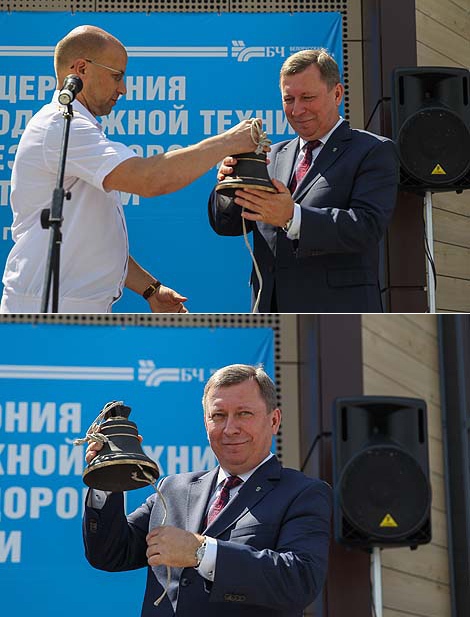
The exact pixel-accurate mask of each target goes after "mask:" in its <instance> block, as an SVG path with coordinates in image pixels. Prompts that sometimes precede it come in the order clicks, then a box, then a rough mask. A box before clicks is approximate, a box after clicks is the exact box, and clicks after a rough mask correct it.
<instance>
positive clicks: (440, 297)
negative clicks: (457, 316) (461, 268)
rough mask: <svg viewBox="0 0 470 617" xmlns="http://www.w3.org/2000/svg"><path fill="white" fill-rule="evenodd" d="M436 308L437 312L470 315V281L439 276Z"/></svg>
mask: <svg viewBox="0 0 470 617" xmlns="http://www.w3.org/2000/svg"><path fill="white" fill-rule="evenodd" d="M436 306H437V312H439V311H441V310H444V311H453V312H456V313H469V312H470V281H466V280H464V279H455V278H450V277H448V276H438V277H437V293H436Z"/></svg>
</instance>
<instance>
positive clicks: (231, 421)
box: [224, 417, 240, 435]
mask: <svg viewBox="0 0 470 617" xmlns="http://www.w3.org/2000/svg"><path fill="white" fill-rule="evenodd" d="M224 431H225V433H228V434H230V435H233V434H234V433H238V432H240V425H239V422H238V420H237V418H236V417H227V419H226V421H225V426H224Z"/></svg>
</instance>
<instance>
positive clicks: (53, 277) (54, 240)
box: [41, 104, 73, 313]
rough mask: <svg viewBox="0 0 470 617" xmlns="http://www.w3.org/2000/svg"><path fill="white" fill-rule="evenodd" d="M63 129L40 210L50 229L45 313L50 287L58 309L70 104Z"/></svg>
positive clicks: (68, 196)
mask: <svg viewBox="0 0 470 617" xmlns="http://www.w3.org/2000/svg"><path fill="white" fill-rule="evenodd" d="M63 116H64V121H65V122H64V131H63V135H62V146H61V151H60V159H59V171H58V174H57V183H56V187H55V189H54V191H53V193H52V205H51V207H50V208H45V209H44V210H42V212H41V226H42V227H43V229H49V228H50V230H51V233H50V238H49V250H48V256H47V262H46V275H45V278H44V288H43V295H42V302H41V313H47V308H48V305H49V296H50V292H51V285H52V284H53V289H52V311H51V312H52V313H57V312H58V310H59V271H60V245H61V244H62V232H61V226H62V221H63V218H62V208H63V204H64V197H65V199H67V200H69V199H70V197H71V193H70V191H65V190H64V175H65V161H66V157H67V146H68V143H69V133H70V121H71V120H72V117H73V110H72V105H71V104H68V105H67V109H66V110H64V113H63Z"/></svg>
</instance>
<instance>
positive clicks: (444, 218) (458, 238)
mask: <svg viewBox="0 0 470 617" xmlns="http://www.w3.org/2000/svg"><path fill="white" fill-rule="evenodd" d="M432 217H433V231H434V241H436V242H446V243H447V244H456V245H457V246H464V247H466V248H470V217H469V216H462V215H460V214H455V213H454V212H449V211H448V210H441V209H440V208H433V212H432Z"/></svg>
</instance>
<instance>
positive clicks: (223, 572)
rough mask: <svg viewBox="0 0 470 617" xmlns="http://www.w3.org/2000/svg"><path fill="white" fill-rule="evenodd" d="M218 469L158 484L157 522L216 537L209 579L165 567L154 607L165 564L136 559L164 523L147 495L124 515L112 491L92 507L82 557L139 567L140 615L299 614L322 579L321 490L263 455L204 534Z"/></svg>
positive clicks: (324, 516) (102, 565) (326, 501)
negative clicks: (142, 585) (142, 584)
mask: <svg viewBox="0 0 470 617" xmlns="http://www.w3.org/2000/svg"><path fill="white" fill-rule="evenodd" d="M217 472H218V468H217V469H214V470H212V471H210V472H199V473H185V474H178V475H174V476H168V477H167V478H164V479H163V481H162V482H161V483H160V487H159V489H160V491H161V492H162V494H163V495H164V497H165V501H166V504H167V508H168V513H167V519H166V523H165V524H167V525H175V526H177V527H180V528H182V529H186V530H188V531H193V532H201V533H202V532H203V533H205V534H207V535H209V536H211V537H213V538H216V539H217V544H218V547H217V562H216V573H215V580H214V582H210V581H207V580H206V579H204V578H203V577H202V576H201V575H200V574H199V573H198V572H197V570H196V569H194V568H171V582H170V586H169V589H168V595H167V596H166V597H165V599H164V600H163V601H162V602H161V604H160V605H159V606H158V608H156V607H155V606H154V604H153V603H154V601H155V600H156V599H157V598H158V597H159V596H160V595H161V594H162V592H163V589H164V586H165V585H166V577H167V570H166V567H165V566H158V567H149V566H148V565H147V559H146V556H145V551H146V548H147V546H146V542H145V536H146V534H147V533H148V531H149V530H150V529H152V528H154V527H156V526H158V525H160V524H161V522H162V520H163V506H162V501H161V499H159V497H158V496H157V495H156V494H154V495H152V496H151V497H149V498H148V499H147V500H146V502H145V503H144V504H143V505H142V506H141V507H140V508H138V509H137V510H136V511H135V512H133V513H132V514H130V515H129V516H128V517H127V518H126V516H125V514H124V508H123V496H122V493H113V494H111V495H110V496H109V497H108V498H107V500H106V503H105V505H104V507H103V508H102V509H101V510H95V509H93V508H90V507H86V508H85V515H84V524H83V532H84V542H85V552H86V557H87V559H88V561H89V562H90V564H91V565H93V566H94V567H96V568H99V569H102V570H107V571H121V570H131V569H135V568H141V567H147V587H146V591H145V597H144V602H143V607H142V616H143V617H152V616H155V617H157V616H164V617H173V616H174V615H177V616H178V617H180V616H182V617H194V616H195V615H204V616H206V617H221V615H223V616H224V617H225V616H228V617H230V616H235V615H237V616H238V615H239V616H242V615H243V616H250V617H267V616H268V615H269V616H271V617H273V616H277V617H300V616H301V615H302V610H303V609H304V608H305V607H306V606H308V605H309V604H310V603H311V602H312V601H313V600H314V598H315V597H316V596H317V595H318V594H319V593H320V591H321V589H322V586H323V583H324V580H325V575H326V570H327V556H328V545H329V535H330V516H331V488H330V486H329V485H328V484H326V482H323V481H321V480H316V479H312V478H308V477H307V476H305V475H304V474H303V473H301V472H299V471H296V470H293V469H287V468H283V467H282V466H281V465H280V463H279V461H278V460H277V459H276V458H275V457H272V458H271V459H270V460H268V461H267V462H266V463H265V464H264V465H262V466H261V467H260V468H258V469H257V470H256V471H255V472H254V473H253V474H252V476H251V477H250V478H249V479H248V480H247V481H246V482H245V483H244V484H243V485H242V487H241V488H240V490H239V492H238V495H237V496H236V497H235V498H234V500H233V501H231V502H230V503H229V504H228V506H226V508H225V509H224V510H223V511H222V512H221V514H220V515H219V517H217V518H216V519H215V520H214V521H213V522H212V524H211V525H210V526H209V527H208V528H207V529H205V530H204V529H203V520H204V517H205V513H206V508H207V503H208V500H209V498H210V495H211V493H212V492H213V491H214V489H215V483H216V479H217Z"/></svg>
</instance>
